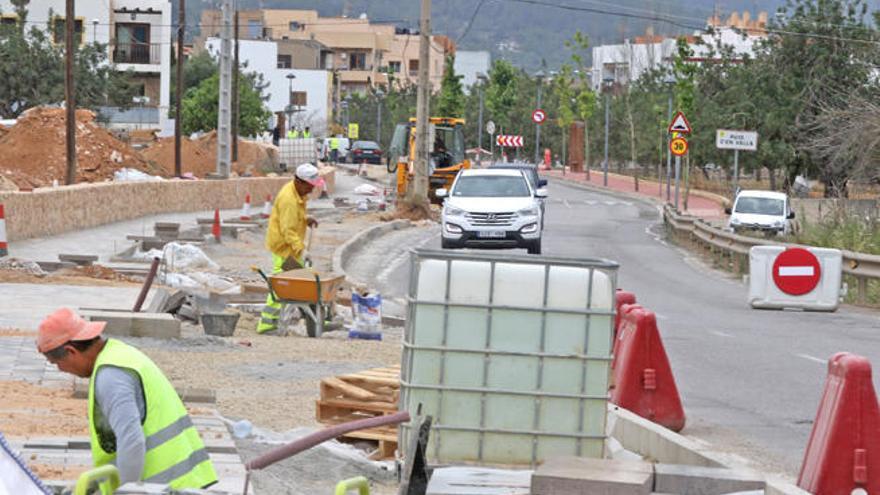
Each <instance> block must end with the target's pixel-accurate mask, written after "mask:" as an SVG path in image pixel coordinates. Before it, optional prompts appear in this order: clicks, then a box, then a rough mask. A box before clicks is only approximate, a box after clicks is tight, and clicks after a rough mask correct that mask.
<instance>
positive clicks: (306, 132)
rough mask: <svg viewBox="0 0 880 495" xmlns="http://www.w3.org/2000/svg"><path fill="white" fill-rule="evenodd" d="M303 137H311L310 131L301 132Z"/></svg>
mask: <svg viewBox="0 0 880 495" xmlns="http://www.w3.org/2000/svg"><path fill="white" fill-rule="evenodd" d="M303 137H304V138H306V139H308V138H310V137H312V132H311V131H303Z"/></svg>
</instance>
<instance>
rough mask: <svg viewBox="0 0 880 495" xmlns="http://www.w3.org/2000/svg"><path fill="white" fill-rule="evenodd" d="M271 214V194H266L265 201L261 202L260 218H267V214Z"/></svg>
mask: <svg viewBox="0 0 880 495" xmlns="http://www.w3.org/2000/svg"><path fill="white" fill-rule="evenodd" d="M271 214H272V195H271V194H267V195H266V202H265V203H263V212H262V213H260V216H261V217H262V218H269V215H271Z"/></svg>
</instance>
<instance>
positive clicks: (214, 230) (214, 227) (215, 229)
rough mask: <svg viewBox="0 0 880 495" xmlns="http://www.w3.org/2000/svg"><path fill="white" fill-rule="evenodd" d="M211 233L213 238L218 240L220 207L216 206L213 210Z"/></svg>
mask: <svg viewBox="0 0 880 495" xmlns="http://www.w3.org/2000/svg"><path fill="white" fill-rule="evenodd" d="M211 234H213V235H214V239H216V240H217V242H220V209H219V208H217V209H215V210H214V225H212V226H211Z"/></svg>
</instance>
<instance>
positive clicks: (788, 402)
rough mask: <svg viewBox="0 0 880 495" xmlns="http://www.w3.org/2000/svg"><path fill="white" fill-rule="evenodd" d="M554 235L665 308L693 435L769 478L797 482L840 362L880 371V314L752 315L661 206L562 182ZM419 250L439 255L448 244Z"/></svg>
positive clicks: (666, 336)
mask: <svg viewBox="0 0 880 495" xmlns="http://www.w3.org/2000/svg"><path fill="white" fill-rule="evenodd" d="M545 229H546V230H545V233H544V236H545V238H544V246H543V249H544V253H545V254H550V255H561V256H573V257H601V258H607V259H611V260H614V261H617V262H618V263H619V264H620V273H619V286H620V287H621V288H624V289H627V290H630V291H633V292H635V293H636V295H637V298H638V301H639V303H641V304H643V305H644V306H646V307H647V308H649V309H651V310H653V311H654V312H656V314H657V317H658V323H659V325H660V331H661V334H662V336H663V340H664V344H665V346H666V351H667V353H668V355H669V358H670V360H671V363H672V368H673V372H674V374H675V377H676V381H677V384H678V388H679V392H680V394H681V396H682V400H683V402H684V407H685V413H686V414H687V426H686V428H685V430H684V431H683V433H684V434H687V435H689V436H691V437H694V438H697V439H700V440H705V441H707V442H709V443H710V444H712V448H713V449H716V450H718V451H722V452H725V453H728V454H731V455H732V456H733V457H734V458H736V457H737V456H739V457H741V458H743V459H744V460H747V461H748V463H749V464H752V465H755V466H760V467H761V468H762V469H763V470H764V471H769V472H775V473H778V474H782V475H786V476H787V477H796V476H797V473H798V470H799V468H800V464H801V461H802V457H803V452H804V448H805V447H806V443H807V440H808V438H809V434H810V431H811V428H812V422H813V419H814V418H815V415H816V410H817V407H818V402H819V399H820V397H821V393H822V387H823V384H824V380H825V375H826V370H827V368H826V364H825V363H826V360H827V359H828V358H829V357H830V356H831V355H832V354H834V353H835V352H838V351H851V352H856V353H859V354H862V355H864V356H867V357H868V358H869V359H871V360H872V362H874V363H880V332H878V320H880V319H878V314H877V313H875V312H871V311H867V310H862V309H858V308H852V307H842V308H841V309H840V310H839V311H838V312H837V313H833V314H827V313H806V312H798V311H758V310H753V309H750V307H749V306H748V305H747V303H746V295H747V287H746V286H745V285H744V284H743V283H742V282H741V281H738V280H735V279H733V278H731V277H730V275H728V274H726V273H722V272H718V271H715V270H711V269H709V268H707V267H706V265H704V264H703V262H702V261H700V260H698V259H694V258H693V257H692V255H690V254H689V253H688V252H686V251H683V250H681V249H679V248H677V247H675V246H672V245H670V244H668V243H667V242H666V241H665V240H664V235H663V228H662V224H661V223H660V218H659V212H658V210H657V207H656V206H653V205H649V204H646V203H641V202H639V201H634V200H630V199H622V198H618V197H614V196H611V195H607V194H604V193H599V192H593V191H587V190H584V189H580V188H575V187H571V186H567V185H563V184H560V183H552V184H551V185H550V200H549V204H548V205H547V217H546V227H545ZM437 235H439V232H438V233H437ZM415 243H422V244H423V245H425V246H426V247H436V248H439V237H435V238H434V239H433V240H431V241H429V242H426V239H425V237H424V236H416V237H415V239H414V244H415ZM397 266H398V267H399V268H398V269H397V270H396V271H395V272H394V273H392V274H390V275H389V274H387V273H386V277H387V279H388V280H391V281H393V282H394V283H391V284H383V285H387V286H391V287H394V288H396V290H395V292H398V293H397V294H390V295H392V296H394V295H398V296H400V295H403V294H404V293H405V291H406V282H405V281H406V280H407V276H406V271H407V270H408V267H409V265H408V264H407V263H399V264H398V265H397ZM386 270H387V269H386ZM386 290H389V288H388V287H386ZM876 382H877V380H876V377H875V387H876Z"/></svg>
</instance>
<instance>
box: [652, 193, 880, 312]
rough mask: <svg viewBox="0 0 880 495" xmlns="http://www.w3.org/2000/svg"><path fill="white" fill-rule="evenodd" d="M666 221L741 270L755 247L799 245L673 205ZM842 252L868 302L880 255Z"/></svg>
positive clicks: (859, 296) (681, 236)
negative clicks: (742, 231) (740, 230)
mask: <svg viewBox="0 0 880 495" xmlns="http://www.w3.org/2000/svg"><path fill="white" fill-rule="evenodd" d="M663 221H664V223H665V224H666V227H667V229H671V231H672V233H673V234H674V235H675V236H676V238H677V239H678V240H679V241H683V242H686V243H688V242H689V243H691V244H695V245H702V246H703V247H705V248H708V249H709V250H710V251H711V252H712V253H713V254H715V255H716V261H717V262H718V263H719V264H721V265H722V267H724V268H728V269H730V270H731V271H734V272H737V273H745V272H746V271H747V270H748V256H749V250H750V249H751V248H752V246H790V247H794V246H796V244H787V243H784V242H777V241H772V240H769V239H759V238H756V237H748V236H743V235H738V234H734V233H732V232H728V231H726V230H723V229H720V228H718V227H715V226H713V225H712V224H710V223H709V222H706V221H705V220H703V219H701V218H698V217H694V216H690V215H682V214H681V213H679V212H678V211H676V210H675V208H673V207H672V205H669V204H667V205H665V206H664V207H663ZM695 247H696V246H695ZM842 253H843V273H844V274H846V275H849V276H852V277H854V278H855V279H856V281H857V292H856V301H857V303H858V304H866V303H867V301H868V283H869V282H870V281H872V280H875V281H876V280H878V279H880V255H875V254H865V253H856V252H853V251H846V250H843V251H842Z"/></svg>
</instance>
